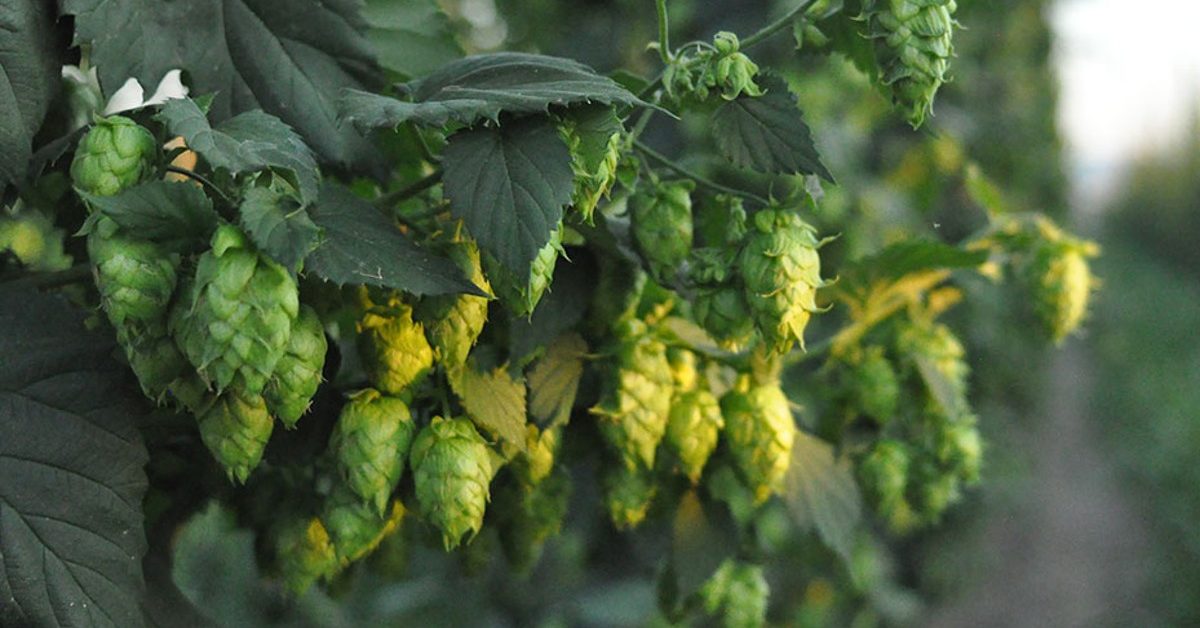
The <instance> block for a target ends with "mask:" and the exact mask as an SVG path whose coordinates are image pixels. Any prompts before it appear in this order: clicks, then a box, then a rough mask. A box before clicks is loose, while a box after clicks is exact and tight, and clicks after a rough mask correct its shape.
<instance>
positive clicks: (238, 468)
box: [196, 389, 275, 483]
mask: <svg viewBox="0 0 1200 628" xmlns="http://www.w3.org/2000/svg"><path fill="white" fill-rule="evenodd" d="M196 419H197V421H198V423H199V426H200V438H201V439H202V440H203V441H204V444H205V445H206V446H208V450H209V451H210V452H212V455H213V457H214V458H216V459H217V462H219V463H221V466H222V467H224V468H225V472H226V473H227V474H228V475H229V479H230V480H234V481H237V482H242V483H244V482H245V481H246V479H247V478H249V477H250V472H252V471H253V470H254V468H255V467H257V466H258V463H259V461H261V460H262V454H263V451H264V450H265V449H266V448H267V441H268V440H270V438H271V432H272V430H273V429H274V427H275V419H273V418H271V413H270V412H268V411H267V405H266V403H264V402H263V399H262V397H261V396H260V395H250V394H246V393H243V392H242V391H240V390H236V389H231V390H228V391H226V392H225V393H224V394H222V395H221V396H219V397H217V398H216V400H214V401H212V402H211V405H209V407H208V408H207V409H204V410H203V411H201V412H199V413H197V415H196Z"/></svg>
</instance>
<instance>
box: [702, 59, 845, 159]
mask: <svg viewBox="0 0 1200 628" xmlns="http://www.w3.org/2000/svg"><path fill="white" fill-rule="evenodd" d="M758 84H759V87H761V88H763V89H764V90H766V93H765V94H763V95H762V96H758V97H751V96H747V95H744V94H743V95H742V96H740V97H738V98H737V99H736V100H732V101H730V102H727V103H725V104H723V105H721V107H720V108H719V109H717V111H716V112H715V113H714V114H713V117H712V131H713V136H714V137H715V138H716V140H717V147H718V148H720V149H721V152H722V153H724V154H725V156H726V157H728V158H729V160H730V161H732V162H733V163H735V164H737V165H738V166H740V167H742V168H753V169H754V170H758V171H760V172H769V173H776V174H815V175H818V176H820V177H821V178H823V179H825V180H827V181H830V182H832V181H833V175H832V174H830V173H829V170H828V169H827V168H825V164H823V163H821V156H820V155H819V154H817V148H816V146H815V145H814V144H813V139H812V132H811V131H809V129H808V125H806V124H804V118H803V115H802V114H801V113H800V109H799V107H798V105H797V104H796V97H795V96H794V95H792V93H791V92H790V91H788V87H787V84H786V83H784V82H783V80H782V79H780V78H779V77H776V76H772V75H769V74H765V75H762V76H760V77H759V78H758Z"/></svg>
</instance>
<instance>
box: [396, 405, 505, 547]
mask: <svg viewBox="0 0 1200 628" xmlns="http://www.w3.org/2000/svg"><path fill="white" fill-rule="evenodd" d="M489 454H490V450H489V449H488V446H487V442H486V441H484V440H483V437H482V436H480V435H479V432H477V431H475V426H474V425H472V424H471V421H470V420H469V419H467V418H465V417H460V418H456V419H444V418H442V417H434V419H433V421H432V422H431V423H430V424H429V425H427V426H426V427H425V428H424V429H422V430H421V433H420V434H418V435H417V440H416V441H415V442H414V443H413V447H412V456H411V463H412V468H413V477H414V483H415V484H416V489H417V502H418V503H419V504H420V506H421V512H422V513H423V514H424V515H425V518H426V519H427V520H429V522H430V523H432V524H433V525H435V526H437V528H438V529H439V530H441V531H442V543H443V545H444V546H445V548H446V550H447V551H449V550H451V549H453V548H455V547H457V546H458V544H459V543H461V542H462V540H463V536H464V535H466V534H468V533H469V534H470V536H471V537H474V536H475V534H476V533H478V532H479V529H480V528H481V527H482V526H483V513H484V510H486V508H487V502H488V498H489V490H488V485H489V484H490V483H491V479H492V463H491V458H490V455H489Z"/></svg>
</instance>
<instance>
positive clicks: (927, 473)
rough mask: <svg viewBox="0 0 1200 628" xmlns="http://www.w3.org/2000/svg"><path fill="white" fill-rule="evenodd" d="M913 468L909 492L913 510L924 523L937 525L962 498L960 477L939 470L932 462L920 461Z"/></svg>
mask: <svg viewBox="0 0 1200 628" xmlns="http://www.w3.org/2000/svg"><path fill="white" fill-rule="evenodd" d="M913 466H914V468H913V472H912V487H911V488H910V491H909V492H910V494H912V497H913V499H912V502H913V508H914V510H915V511H916V513H917V515H918V516H919V517H920V518H921V521H923V522H924V523H926V524H933V523H937V522H938V521H940V520H941V518H942V515H943V514H944V513H945V512H946V509H948V508H950V506H951V505H952V504H954V503H955V502H957V501H958V500H959V498H961V497H962V494H961V492H960V491H959V479H958V476H957V475H956V474H954V473H947V472H945V471H943V470H941V469H939V468H938V467H937V465H935V464H934V463H933V461H932V460H920V461H919V462H918V463H917V464H915V465H913Z"/></svg>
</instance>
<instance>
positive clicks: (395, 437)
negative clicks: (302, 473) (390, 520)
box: [329, 388, 413, 516]
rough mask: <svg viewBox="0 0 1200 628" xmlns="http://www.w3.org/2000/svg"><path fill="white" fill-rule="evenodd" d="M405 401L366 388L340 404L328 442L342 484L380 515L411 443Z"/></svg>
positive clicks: (410, 416)
mask: <svg viewBox="0 0 1200 628" xmlns="http://www.w3.org/2000/svg"><path fill="white" fill-rule="evenodd" d="M412 437H413V422H412V415H411V414H410V413H409V410H408V405H406V404H405V403H404V402H403V401H402V400H400V399H397V398H396V397H385V396H383V395H381V394H379V392H378V391H375V390H372V389H369V388H368V389H366V390H362V391H359V392H358V393H355V394H354V395H352V396H351V397H350V401H349V402H348V403H346V405H345V406H343V407H342V412H341V414H340V415H339V416H338V420H337V425H335V426H334V428H333V435H332V436H331V437H330V441H329V446H330V449H331V450H332V451H333V454H334V456H335V458H336V460H337V465H338V469H339V471H340V472H341V474H342V477H343V478H345V480H346V486H347V487H349V488H350V490H352V491H354V494H355V495H358V497H359V498H361V499H362V500H363V501H365V502H367V503H368V504H371V505H373V506H374V507H375V509H376V511H377V512H378V513H379V514H380V515H381V516H382V515H383V513H384V511H385V510H386V509H387V503H388V498H389V497H390V496H391V494H392V489H394V488H395V487H396V484H397V483H398V482H399V481H400V477H401V475H402V474H403V472H404V461H405V458H406V457H407V456H408V449H409V446H410V445H411V444H412Z"/></svg>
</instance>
